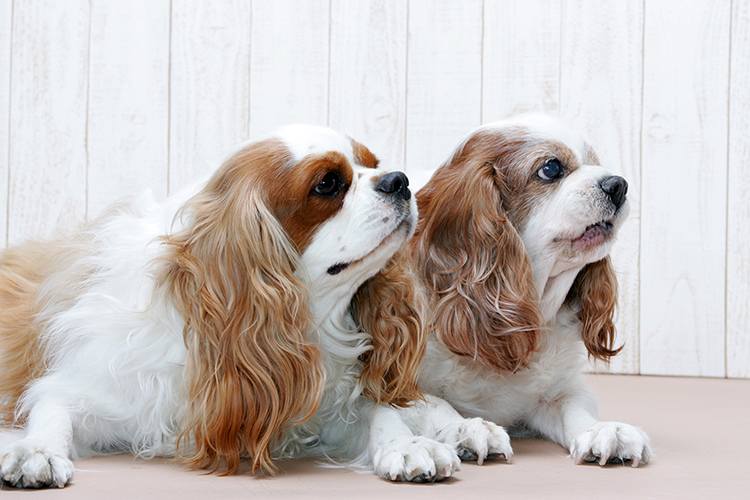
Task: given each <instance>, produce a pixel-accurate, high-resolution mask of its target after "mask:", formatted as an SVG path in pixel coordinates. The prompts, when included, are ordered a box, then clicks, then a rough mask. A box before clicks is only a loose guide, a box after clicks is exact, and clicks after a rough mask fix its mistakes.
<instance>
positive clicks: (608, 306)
mask: <svg viewBox="0 0 750 500" xmlns="http://www.w3.org/2000/svg"><path fill="white" fill-rule="evenodd" d="M566 300H567V301H568V302H570V303H572V305H573V306H574V307H576V306H577V308H579V312H578V319H579V320H580V321H581V324H582V325H583V329H582V332H581V336H582V337H583V343H584V345H585V346H586V349H587V350H588V352H589V355H590V356H591V357H593V358H595V359H598V360H600V361H604V362H609V359H610V358H611V357H612V356H615V355H616V354H618V353H619V352H620V351H622V348H623V347H624V346H620V347H618V348H615V347H614V343H615V322H614V317H615V308H616V306H617V276H616V275H615V270H614V267H613V266H612V260H611V258H610V257H605V258H604V259H602V260H600V261H597V262H593V263H591V264H588V265H587V266H586V267H584V268H583V269H582V270H581V272H580V273H578V276H577V277H576V280H575V282H574V283H573V286H572V287H571V288H570V292H568V297H567V299H566Z"/></svg>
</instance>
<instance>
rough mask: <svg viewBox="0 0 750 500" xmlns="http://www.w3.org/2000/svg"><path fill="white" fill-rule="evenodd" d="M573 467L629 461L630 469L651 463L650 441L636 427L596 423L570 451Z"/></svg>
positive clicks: (580, 436) (579, 437)
mask: <svg viewBox="0 0 750 500" xmlns="http://www.w3.org/2000/svg"><path fill="white" fill-rule="evenodd" d="M570 456H571V457H573V459H574V460H575V462H576V464H581V463H583V462H599V465H606V464H607V463H612V462H621V463H624V462H627V461H632V463H631V465H632V466H633V467H638V465H640V464H642V463H643V464H646V463H648V462H649V460H651V457H652V456H653V453H652V451H651V440H650V439H649V438H648V436H647V435H646V433H645V432H643V431H642V430H641V429H640V428H638V427H635V426H632V425H628V424H623V423H620V422H598V423H596V424H594V425H592V426H591V427H589V428H588V429H586V430H585V431H584V432H582V433H581V434H580V435H579V436H578V437H576V439H575V441H574V442H573V444H572V446H571V448H570Z"/></svg>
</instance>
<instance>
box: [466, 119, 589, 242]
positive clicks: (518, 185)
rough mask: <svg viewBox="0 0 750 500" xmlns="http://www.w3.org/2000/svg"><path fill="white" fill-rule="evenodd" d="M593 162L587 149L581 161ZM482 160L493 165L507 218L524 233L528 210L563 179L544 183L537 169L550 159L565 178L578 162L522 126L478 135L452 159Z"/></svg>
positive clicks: (563, 147)
mask: <svg viewBox="0 0 750 500" xmlns="http://www.w3.org/2000/svg"><path fill="white" fill-rule="evenodd" d="M588 153H590V154H591V156H590V158H591V159H592V161H593V160H595V159H596V155H594V154H593V150H591V149H590V148H589V149H587V150H586V152H585V153H584V155H585V156H584V161H586V160H587V159H588V158H589V156H588ZM467 158H473V159H476V158H481V159H482V161H483V162H484V163H486V164H488V165H494V168H495V172H496V175H495V183H496V186H497V188H498V190H499V191H500V198H501V200H502V206H503V208H504V209H505V211H506V213H507V216H508V218H509V219H510V220H511V222H512V223H513V224H514V225H515V226H516V227H517V228H518V229H519V230H523V228H524V227H525V224H526V221H527V220H528V218H529V215H530V213H531V210H532V209H533V208H534V207H535V206H537V205H538V203H539V201H540V200H541V199H543V198H544V197H546V196H548V195H549V194H550V191H551V190H555V189H557V188H558V187H559V185H560V182H561V180H562V179H559V180H556V181H551V182H549V181H544V180H542V179H541V178H540V177H539V176H538V172H539V170H540V169H541V168H542V167H543V166H544V165H545V164H546V163H547V162H549V161H550V160H558V161H559V162H560V164H561V165H562V167H563V170H564V176H563V179H564V177H565V176H567V175H569V174H570V173H572V172H574V171H575V170H576V169H577V168H578V167H579V166H580V165H581V160H580V159H579V158H578V156H577V155H576V153H575V152H574V151H572V150H571V149H570V148H569V147H568V146H567V145H565V144H564V143H562V142H560V141H559V140H555V139H553V138H550V137H547V136H543V135H539V134H537V133H535V132H534V130H532V129H529V128H528V127H524V126H508V127H504V128H488V129H483V130H480V131H479V132H477V133H476V134H475V135H474V136H472V137H471V138H470V139H469V140H468V141H467V142H466V144H465V146H464V147H463V148H461V150H460V151H459V152H458V153H457V155H456V157H455V158H454V163H455V160H456V159H458V160H459V161H465V160H466V159H467Z"/></svg>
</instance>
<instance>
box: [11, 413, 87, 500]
mask: <svg viewBox="0 0 750 500" xmlns="http://www.w3.org/2000/svg"><path fill="white" fill-rule="evenodd" d="M72 438H73V426H72V422H71V418H70V415H69V413H68V411H67V410H66V409H65V407H64V406H63V405H62V404H59V403H58V402H56V401H52V400H42V401H39V402H37V403H36V404H35V405H34V407H33V408H32V410H31V412H30V413H29V418H28V427H27V433H26V437H24V438H23V439H21V440H19V441H16V442H15V443H12V444H10V445H9V446H7V447H5V449H3V450H1V451H0V478H2V480H3V481H5V482H6V483H9V484H10V485H12V486H15V487H18V488H43V487H46V486H56V487H58V488H62V487H64V486H65V485H66V484H67V483H68V482H69V481H70V480H71V479H72V478H73V471H74V467H73V462H71V461H70V459H69V457H70V450H71V443H72Z"/></svg>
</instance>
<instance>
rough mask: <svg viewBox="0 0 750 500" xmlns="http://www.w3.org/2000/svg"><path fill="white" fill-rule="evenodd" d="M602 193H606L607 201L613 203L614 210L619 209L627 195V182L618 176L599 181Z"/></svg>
mask: <svg viewBox="0 0 750 500" xmlns="http://www.w3.org/2000/svg"><path fill="white" fill-rule="evenodd" d="M599 185H600V186H601V187H602V191H604V192H605V193H607V196H609V199H610V200H612V203H614V205H615V208H620V207H621V206H622V204H623V203H625V197H626V195H627V194H628V181H626V180H625V179H623V178H622V177H620V176H619V175H613V176H611V177H605V178H604V179H602V180H600V181H599Z"/></svg>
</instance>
